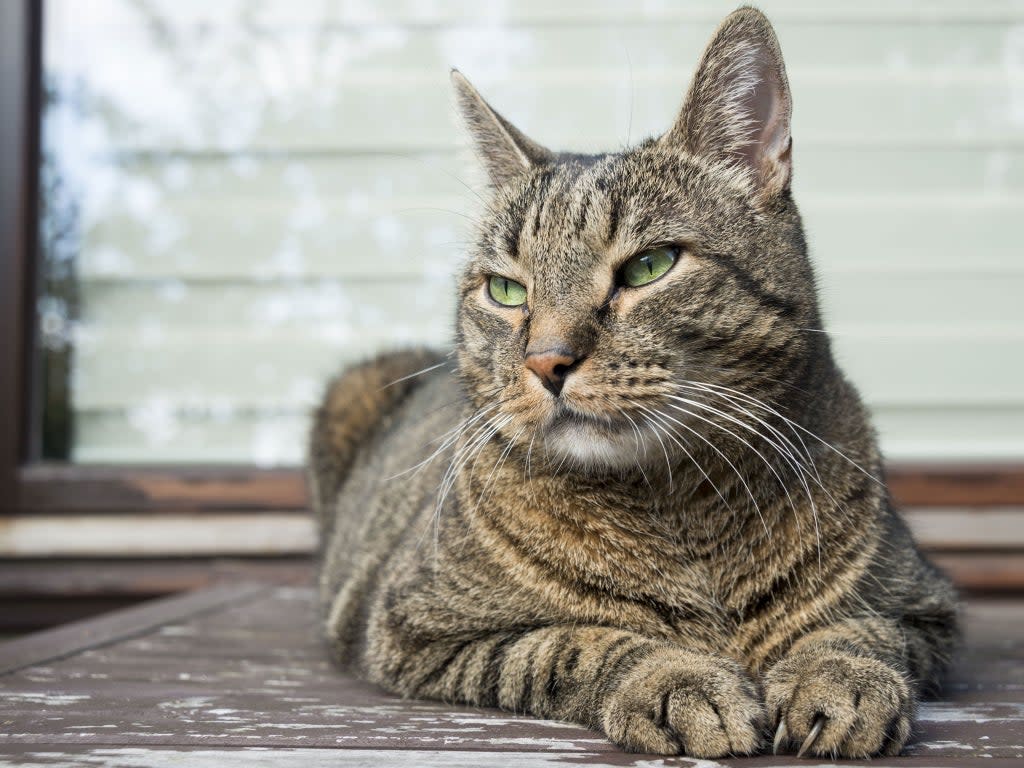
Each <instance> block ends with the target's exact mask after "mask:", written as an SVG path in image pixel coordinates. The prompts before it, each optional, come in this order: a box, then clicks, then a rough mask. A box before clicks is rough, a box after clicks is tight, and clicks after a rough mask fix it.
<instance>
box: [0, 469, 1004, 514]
mask: <svg viewBox="0 0 1024 768" xmlns="http://www.w3.org/2000/svg"><path fill="white" fill-rule="evenodd" d="M16 476H17V480H18V493H17V495H15V496H13V498H14V499H15V503H14V504H13V508H11V504H10V502H7V503H6V504H5V503H4V501H3V500H0V509H5V508H6V511H10V512H47V513H49V514H59V513H78V512H84V511H98V512H115V513H116V512H139V511H141V510H154V511H175V512H181V511H203V510H229V509H230V510H246V511H261V510H265V511H273V512H279V511H281V510H288V509H304V508H305V507H306V506H307V505H308V503H309V499H308V496H307V493H306V485H305V479H304V477H303V472H302V470H300V469H294V468H292V469H254V468H252V467H247V466H241V465H240V466H233V467H232V466H228V467H187V466H182V467H170V466H167V467H138V468H131V467H90V466H82V465H70V464H35V465H31V466H26V467H23V468H21V469H20V470H19V471H18V472H17V475H16ZM888 479H889V487H890V489H891V490H892V494H893V498H894V500H895V502H896V504H897V505H898V506H899V507H901V508H910V507H971V508H981V507H1013V506H1024V465H1020V464H1005V465H977V466H966V465H939V464H936V465H931V466H911V465H896V466H893V467H892V468H891V469H890V470H889V477H888ZM6 498H7V499H11V498H12V496H7V497H6Z"/></svg>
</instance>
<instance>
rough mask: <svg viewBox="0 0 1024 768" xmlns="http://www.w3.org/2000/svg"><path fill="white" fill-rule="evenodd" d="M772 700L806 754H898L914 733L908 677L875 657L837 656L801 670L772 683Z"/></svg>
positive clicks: (769, 688) (769, 691)
mask: <svg viewBox="0 0 1024 768" xmlns="http://www.w3.org/2000/svg"><path fill="white" fill-rule="evenodd" d="M766 687H767V699H768V705H769V707H770V708H771V710H772V711H773V712H774V713H776V717H777V719H778V721H779V723H780V728H782V729H783V730H784V732H785V733H786V734H787V738H788V740H789V741H790V742H791V743H793V744H795V745H799V750H800V752H801V753H802V754H808V755H819V756H837V757H852V758H860V757H870V756H872V755H877V754H898V753H899V752H900V750H902V749H903V745H904V744H906V741H907V738H908V737H909V736H910V725H911V722H912V720H913V714H914V701H913V697H912V695H911V691H910V686H909V685H908V683H907V681H906V679H905V678H904V676H903V675H902V674H901V673H900V672H898V671H897V670H895V669H893V668H892V667H890V666H889V665H887V664H884V663H883V662H880V661H878V660H876V659H870V658H864V657H858V656H846V655H835V656H828V657H824V658H820V659H818V660H817V661H816V662H813V663H810V664H808V665H807V666H806V667H805V668H804V670H803V671H802V673H800V674H799V675H796V676H785V678H784V679H783V680H781V681H780V680H777V679H772V676H771V675H769V679H768V681H767V686H766Z"/></svg>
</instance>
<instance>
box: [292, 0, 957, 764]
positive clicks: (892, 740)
mask: <svg viewBox="0 0 1024 768" xmlns="http://www.w3.org/2000/svg"><path fill="white" fill-rule="evenodd" d="M454 81H455V86H456V89H457V92H458V93H459V101H460V105H461V107H462V109H463V111H464V112H465V113H466V117H467V123H468V124H469V125H470V127H471V130H472V132H473V135H474V138H475V140H476V142H477V147H478V150H479V151H480V153H481V154H482V155H483V156H484V159H485V165H486V167H487V168H488V170H489V172H490V174H491V176H492V181H493V185H494V189H493V194H492V199H491V202H490V204H489V207H488V210H487V212H486V215H485V216H484V217H483V218H482V220H481V223H480V226H479V231H478V234H477V239H476V243H475V245H474V247H473V249H472V252H471V253H470V258H469V260H468V263H467V266H466V268H465V270H464V272H463V274H462V276H461V278H460V282H459V286H458V291H459V312H458V323H457V343H456V348H455V356H454V358H453V360H452V361H451V362H450V363H446V364H445V365H441V363H442V362H445V358H444V357H443V356H441V355H439V354H435V353H431V352H409V353H399V354H395V355H391V356H387V357H382V358H379V359H377V360H375V361H371V362H369V363H366V364H364V365H363V366H361V367H358V368H355V369H353V370H352V371H350V372H348V373H346V374H344V375H343V376H342V377H341V378H339V379H338V380H337V381H335V382H334V383H333V384H332V385H331V386H330V388H329V390H328V393H327V396H326V399H325V402H324V405H323V406H322V408H321V409H320V411H319V412H318V414H317V418H316V423H315V427H314V430H313V433H312V439H311V447H310V477H311V485H312V487H313V489H314V493H313V497H314V503H315V507H316V511H317V513H318V515H319V518H320V521H321V532H322V565H321V570H320V597H321V606H322V615H323V626H324V632H325V635H326V637H327V639H328V640H329V642H330V643H331V646H332V648H333V651H334V655H335V657H336V659H337V661H338V662H339V663H340V664H342V665H344V666H347V667H350V668H353V669H355V670H356V671H358V672H359V673H360V674H362V675H363V676H365V677H366V678H368V679H370V680H372V681H375V682H377V683H379V684H381V685H383V686H385V687H386V688H388V689H390V690H393V691H397V692H399V693H402V694H404V695H408V696H417V697H428V698H436V699H443V700H446V701H456V702H467V703H471V704H476V705H481V706H498V707H502V708H505V709H509V710H512V711H516V712H528V713H532V714H535V715H538V716H542V717H553V718H559V719H565V720H570V721H573V722H577V723H582V724H585V725H588V726H590V727H592V728H595V729H599V730H601V731H602V732H604V733H605V734H607V735H608V737H609V738H611V739H612V740H613V741H614V742H615V743H617V744H619V745H621V746H622V747H623V748H625V749H628V750H634V751H643V752H659V753H666V754H671V753H686V754H690V755H694V756H701V757H714V756H721V755H727V754H748V753H753V752H756V751H757V750H759V749H761V748H762V747H763V746H764V743H765V734H766V732H767V731H766V729H769V728H770V729H775V728H777V727H778V726H779V725H780V724H784V730H785V732H787V733H788V736H789V737H790V738H791V739H793V740H794V741H796V742H797V743H799V742H801V741H803V740H804V739H805V738H806V737H807V736H808V734H809V732H810V731H811V728H812V725H813V723H814V722H815V720H816V719H817V718H819V717H820V716H824V717H825V718H826V720H825V726H824V729H823V730H822V731H821V733H820V735H819V736H818V737H817V739H816V741H814V743H813V745H812V746H811V749H812V751H813V752H815V753H817V754H822V755H826V754H832V755H841V756H854V757H856V756H868V755H873V754H877V753H896V752H898V751H899V750H900V749H901V748H902V747H903V745H904V743H905V742H906V740H907V738H908V736H909V734H910V729H911V723H912V719H913V714H914V707H915V702H916V701H917V699H918V698H919V696H920V695H921V694H922V693H923V692H924V691H925V690H926V689H927V688H928V687H929V686H931V685H934V684H935V683H937V681H938V680H939V679H940V677H941V674H942V671H943V669H944V667H945V665H946V663H947V662H948V659H949V655H950V653H951V651H952V649H953V646H954V643H955V639H956V615H955V613H956V609H955V595H954V593H953V591H952V588H951V586H950V584H949V582H948V581H947V580H946V579H945V578H944V577H943V576H941V575H940V574H939V573H937V572H936V571H935V570H934V569H933V568H932V567H931V566H930V565H929V564H928V563H927V561H926V560H925V559H924V558H923V557H922V555H921V554H920V553H919V552H918V551H917V549H916V548H915V546H914V544H913V542H912V541H911V539H910V536H909V534H908V532H907V530H906V528H905V526H904V524H903V523H902V521H901V519H900V518H899V516H898V515H897V514H896V513H895V512H894V510H893V508H892V505H891V502H890V499H889V495H888V492H887V490H886V487H885V484H884V479H883V478H882V460H881V457H880V455H879V452H878V448H877V444H876V439H875V435H874V432H873V430H872V428H871V426H870V423H869V421H868V417H867V413H866V412H865V409H864V407H863V406H862V404H861V402H860V399H859V398H858V396H857V393H856V391H855V390H854V389H853V387H852V386H851V385H850V384H849V383H848V382H847V381H846V379H845V378H844V377H843V375H842V374H841V372H840V371H839V370H838V368H837V367H836V365H835V363H834V361H833V358H832V354H831V351H830V347H829V340H828V336H827V335H826V334H825V333H823V332H822V329H821V318H820V314H819V310H818V304H817V298H816V294H815V288H814V279H813V274H812V271H811V267H810V263H809V260H808V257H807V249H806V245H805V241H804V235H803V230H802V226H801V222H800V217H799V214H798V212H797V209H796V206H795V204H794V202H793V200H792V198H791V196H790V193H789V178H790V140H789V110H790V107H789V90H788V86H787V85H786V78H785V69H784V67H783V65H782V60H781V57H780V55H779V53H778V44H777V42H776V40H775V37H774V34H773V32H772V30H771V27H770V26H769V25H768V22H767V21H766V20H765V18H764V17H763V16H762V15H761V14H760V13H758V12H757V11H754V10H752V9H743V10H740V11H737V12H736V13H735V14H733V15H732V16H730V17H729V18H728V19H727V20H726V21H725V22H724V23H723V25H722V27H721V28H720V29H719V31H718V32H717V33H716V36H715V38H714V39H713V41H712V43H711V45H710V46H709V48H708V49H707V51H706V52H705V55H704V60H703V62H702V63H701V66H700V67H699V69H698V73H697V75H696V77H695V81H694V84H693V86H692V87H691V89H690V96H689V97H688V99H687V103H686V106H684V108H683V111H682V113H681V115H680V119H679V121H678V122H677V124H676V125H675V126H674V127H673V128H672V129H671V130H670V131H669V132H668V133H666V134H665V136H663V137H661V138H660V139H658V140H651V141H647V142H645V143H643V144H641V145H640V146H638V147H635V148H633V149H629V150H625V151H623V152H621V153H618V154H609V155H600V156H593V157H587V156H579V155H571V154H564V153H563V154H558V153H553V152H549V151H548V150H545V149H543V148H542V147H540V146H539V145H537V144H534V143H533V142H532V141H530V140H528V139H526V137H525V136H524V135H523V134H521V133H520V132H519V131H518V130H516V129H515V128H513V127H512V126H511V124H510V123H508V122H507V121H506V120H505V119H504V118H502V117H501V116H500V115H498V113H497V112H495V111H494V110H493V109H492V108H490V107H489V106H488V105H487V104H486V103H485V102H484V101H483V100H482V99H481V98H480V97H479V95H478V94H476V92H475V91H473V90H472V86H470V85H469V83H468V81H466V80H465V79H464V78H462V77H461V76H460V75H458V74H456V75H455V76H454ZM653 244H673V245H675V246H677V247H678V248H679V249H680V257H679V260H678V261H677V262H676V264H675V265H674V266H673V267H672V269H671V270H670V271H669V272H668V273H667V274H666V275H665V277H663V278H662V279H660V280H658V281H656V282H653V283H650V284H648V285H646V286H642V287H640V288H626V287H616V284H615V279H614V275H615V274H616V270H617V268H618V267H619V266H620V265H621V264H622V263H623V262H624V260H626V259H628V258H629V257H631V256H632V255H634V254H636V253H638V252H640V251H642V250H643V249H645V248H647V247H650V246H651V245H653ZM494 274H498V275H501V276H505V277H509V278H511V279H513V280H516V281H519V282H521V283H522V284H523V285H524V286H526V287H527V291H528V296H529V298H528V301H527V304H526V305H524V306H523V307H517V308H507V307H502V306H499V305H498V304H496V303H495V302H493V301H491V300H490V299H489V298H488V295H487V287H486V284H487V278H488V277H489V276H490V275H494ZM538 339H539V340H543V341H545V343H547V342H548V341H550V342H551V343H557V344H558V345H561V346H560V348H561V347H564V348H567V349H571V350H572V351H573V353H574V355H575V356H576V358H577V359H578V360H579V361H580V362H579V363H578V364H576V365H574V367H573V369H572V372H571V374H569V376H568V378H567V379H566V384H565V387H564V389H563V390H562V392H561V394H560V395H559V396H555V395H552V393H551V392H549V391H548V390H547V389H545V388H544V387H543V386H541V385H540V384H539V381H538V378H537V377H536V376H534V375H533V374H532V373H531V372H530V371H529V370H527V368H526V367H525V366H524V355H525V350H526V348H527V345H528V344H530V343H531V341H533V342H537V340H538ZM390 382H396V383H394V384H391V383H390Z"/></svg>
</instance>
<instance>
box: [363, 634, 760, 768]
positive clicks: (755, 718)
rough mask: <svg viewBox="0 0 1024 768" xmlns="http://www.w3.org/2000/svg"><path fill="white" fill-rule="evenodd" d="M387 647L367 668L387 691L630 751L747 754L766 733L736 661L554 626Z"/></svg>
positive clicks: (756, 698) (754, 690) (754, 692)
mask: <svg viewBox="0 0 1024 768" xmlns="http://www.w3.org/2000/svg"><path fill="white" fill-rule="evenodd" d="M392 639H394V638H392ZM387 645H389V646H390V648H388V649H386V650H385V651H384V652H383V653H382V654H381V655H377V654H374V653H372V652H371V653H370V654H369V656H370V657H371V658H369V659H368V662H369V666H370V667H371V677H373V678H376V679H377V681H378V682H380V683H383V684H384V685H386V686H388V687H391V688H395V689H397V690H399V691H401V692H403V693H405V694H407V695H413V696H418V697H427V698H435V699H442V700H445V701H453V702H455V701H457V702H464V703H468V704H473V705H478V706H498V707H501V708H503V709H507V710H511V711H513V712H520V713H530V714H533V715H537V716H540V717H550V718H556V719H561V720H569V721H573V722H577V723H580V724H583V725H586V726H588V727H591V728H595V729H599V730H601V731H603V732H604V733H605V734H606V735H607V736H608V737H609V738H610V739H611V740H612V741H613V742H615V743H616V744H618V745H619V746H621V747H623V748H625V749H627V750H631V751H635V752H657V753H661V754H680V753H686V754H689V755H693V756H697V757H719V756H722V755H727V754H749V753H751V752H755V751H757V749H758V748H759V747H760V745H761V743H762V736H763V733H764V730H763V729H764V727H765V725H766V724H767V719H766V716H765V709H764V704H763V703H762V702H763V700H762V696H761V693H760V691H759V690H758V687H757V684H756V683H755V682H754V681H753V680H752V679H751V678H750V676H749V675H748V674H747V673H746V671H745V670H744V669H743V668H742V667H741V666H740V665H739V664H737V663H736V662H735V661H733V660H731V659H727V658H724V657H721V656H713V655H710V654H708V653H704V652H696V651H690V650H686V649H684V648H681V647H679V646H675V645H672V644H670V643H667V642H665V641H662V640H655V639H652V638H648V637H644V636H642V635H639V634H636V633H633V632H628V631H625V630H619V629H612V628H608V627H596V626H589V627H588V626H552V627H544V628H540V629H531V630H526V631H509V632H501V633H496V634H492V635H488V636H486V637H483V638H478V639H474V640H469V641H465V642H460V643H451V642H445V643H431V644H428V645H426V646H420V647H416V646H415V645H407V646H406V647H405V649H404V650H402V649H401V647H400V646H398V645H397V644H392V643H387ZM379 650H380V649H379ZM375 655H377V658H376V659H373V658H372V657H373V656H375ZM385 657H386V658H385Z"/></svg>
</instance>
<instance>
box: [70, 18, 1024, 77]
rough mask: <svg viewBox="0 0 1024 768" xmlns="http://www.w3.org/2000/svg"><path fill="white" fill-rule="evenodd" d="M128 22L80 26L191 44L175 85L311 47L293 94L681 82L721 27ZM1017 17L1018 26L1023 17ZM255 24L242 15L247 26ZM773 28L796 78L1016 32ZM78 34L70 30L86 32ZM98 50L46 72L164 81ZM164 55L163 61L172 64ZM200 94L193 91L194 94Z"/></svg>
mask: <svg viewBox="0 0 1024 768" xmlns="http://www.w3.org/2000/svg"><path fill="white" fill-rule="evenodd" d="M726 12H728V11H726ZM177 13H178V12H177V11H175V15H177ZM723 15H724V14H723ZM168 16H170V15H169V14H168ZM130 18H131V16H130V14H128V15H126V16H125V18H124V20H123V22H122V23H120V24H117V25H116V26H115V25H110V26H106V27H99V26H93V25H87V29H89V34H92V35H99V34H114V33H115V30H116V31H117V32H118V33H120V34H119V35H118V36H119V37H120V38H121V39H122V42H121V45H120V47H119V50H118V51H117V54H118V56H119V57H130V58H134V59H137V60H141V59H142V58H143V57H146V56H152V54H153V53H154V52H155V53H157V54H158V55H160V54H169V53H170V52H171V51H172V50H173V49H170V48H168V47H167V44H166V40H167V38H168V37H171V36H173V37H174V38H177V39H179V40H180V39H189V40H190V42H189V48H190V53H191V56H190V57H189V59H188V61H187V62H176V63H177V64H178V66H179V76H181V77H183V78H184V81H183V80H182V79H179V81H178V82H179V83H182V84H185V83H186V82H188V81H189V80H195V81H199V80H208V77H207V76H206V73H207V72H208V71H209V70H210V68H211V66H216V67H218V68H221V69H223V68H225V67H226V68H228V69H237V68H240V67H242V66H248V67H250V68H251V69H253V70H255V72H256V73H258V74H263V73H267V74H268V75H269V74H270V72H271V71H273V70H280V63H281V60H282V58H284V60H285V61H287V62H289V63H295V64H298V63H299V62H309V54H310V52H315V54H316V57H315V59H313V60H312V61H311V62H309V64H308V66H307V67H305V68H300V67H298V66H293V67H291V68H290V69H288V70H286V71H285V72H280V71H279V72H278V73H277V75H276V77H277V78H280V77H282V76H284V77H288V78H289V79H290V82H291V83H293V84H294V85H295V86H297V87H300V88H301V87H303V86H304V85H307V86H308V83H309V78H310V76H316V77H324V78H326V77H330V78H331V82H332V83H334V84H335V85H337V84H338V83H342V82H346V81H351V80H354V79H358V78H360V77H366V76H370V77H374V76H376V77H378V78H383V79H388V78H392V77H396V76H398V77H402V76H408V75H409V74H410V73H411V74H413V75H415V76H417V77H420V76H422V74H423V73H444V72H447V70H448V68H449V67H451V66H453V65H455V66H458V67H459V69H461V70H463V71H465V72H466V73H467V74H468V75H470V76H471V77H479V76H483V75H485V74H493V73H500V72H515V73H517V75H519V76H520V77H522V78H523V79H526V80H532V79H533V78H535V77H544V76H545V75H546V74H547V73H549V72H553V71H558V70H562V69H565V68H567V67H570V68H572V69H575V70H586V71H588V72H594V73H597V72H605V73H614V74H616V75H622V74H623V73H626V72H628V71H630V70H631V71H632V72H633V73H634V75H637V74H639V73H642V72H644V71H647V70H651V71H668V70H676V71H677V72H678V73H679V74H680V76H683V75H685V74H686V73H688V72H689V71H690V69H691V68H692V67H694V66H695V64H696V61H697V57H698V56H699V54H700V52H701V51H702V50H703V48H704V45H705V44H706V43H707V40H708V37H709V35H710V34H711V32H712V30H713V29H714V25H715V23H716V22H717V21H718V18H717V17H716V18H714V19H709V21H708V22H700V21H683V22H681V23H679V24H666V23H664V21H662V20H660V19H658V18H657V17H656V16H654V15H648V14H645V13H644V12H643V11H633V12H632V13H630V14H629V19H628V21H627V22H626V23H624V24H615V25H610V24H606V23H601V22H596V23H595V22H593V21H588V20H587V19H583V18H581V19H577V20H576V23H574V24H572V25H571V26H560V25H559V26H551V25H545V24H530V23H529V22H525V23H515V22H512V23H509V22H507V21H506V22H503V23H500V24H496V23H494V22H487V21H482V22H481V21H474V20H472V18H470V17H464V18H461V19H458V20H456V21H454V22H452V23H446V24H445V25H444V26H443V27H442V26H438V27H433V28H429V29H420V30H415V31H413V32H411V31H409V30H405V29H401V28H398V27H395V26H393V25H386V26H384V25H366V26H356V25H354V26H349V27H344V26H338V25H334V24H331V23H330V22H327V23H316V24H315V25H294V24H290V23H285V24H283V25H281V26H275V27H274V28H273V34H274V44H273V45H267V42H266V36H265V33H264V32H263V30H260V31H259V32H257V31H256V29H254V28H253V27H252V26H247V27H244V28H242V29H241V30H240V28H239V21H238V19H237V18H235V17H229V18H226V19H223V20H221V21H219V22H212V23H208V24H204V25H203V27H202V28H201V29H197V27H196V24H195V23H194V22H190V21H188V20H180V19H177V18H175V16H170V18H167V17H165V18H166V23H165V24H164V25H163V30H164V31H163V38H164V39H163V40H162V41H160V42H163V43H164V46H163V47H159V44H158V43H157V41H155V40H154V37H153V35H152V32H151V28H147V27H145V26H144V24H143V23H142V22H141V18H142V17H141V15H136V16H135V17H134V18H135V19H138V20H139V21H137V22H135V23H134V24H133V23H132V22H131V21H130V20H129V19H130ZM1020 20H1021V21H1024V15H1022V17H1021V19H1020ZM252 23H253V22H252V21H251V19H250V20H249V21H248V24H250V25H251V24H252ZM776 28H777V32H778V34H779V38H780V40H781V42H782V46H783V50H784V51H785V56H786V66H787V69H788V70H789V72H791V73H794V74H795V75H797V76H799V75H801V74H802V73H807V72H816V71H822V70H824V71H834V70H848V71H854V72H865V71H872V72H876V73H877V72H881V71H885V72H889V73H892V74H895V75H900V74H906V73H908V72H910V73H918V74H924V73H928V74H931V75H937V74H940V73H944V72H959V73H962V72H964V71H986V70H987V71H1000V70H1001V69H1002V67H1003V65H1004V61H1005V57H1006V55H1007V54H1008V53H1012V52H1013V51H1014V50H1015V46H1016V45H1018V44H1019V42H1018V41H1019V33H1018V32H1017V31H1015V30H1014V28H1013V27H1008V26H1007V25H1005V24H1002V23H991V22H988V23H986V22H984V21H979V22H976V23H974V24H971V25H970V26H968V27H965V26H962V25H953V24H948V23H936V22H919V21H915V22H911V23H907V22H900V21H886V22H881V23H875V24H871V25H870V26H866V25H865V26H862V25H849V26H847V25H842V26H840V25H836V24H835V23H834V22H832V21H822V20H815V19H807V20H805V21H792V22H790V21H786V20H781V21H779V20H776ZM76 31H77V33H78V34H79V35H81V34H82V32H83V30H81V29H78V30H76ZM155 43H157V45H156V46H155V45H154V44H155ZM105 53H107V52H105V51H103V50H98V49H94V48H92V47H90V45H89V43H88V41H82V42H79V44H78V47H73V48H70V49H68V50H64V51H55V52H54V53H53V54H51V56H52V57H53V58H52V61H53V64H54V66H56V67H59V68H61V69H69V70H70V69H74V68H75V67H80V66H82V65H83V64H87V65H88V66H90V68H91V71H92V72H93V73H94V78H95V79H96V80H97V81H98V82H99V83H100V84H105V83H107V82H114V81H115V80H116V81H117V82H123V81H124V79H125V78H126V77H128V78H136V82H141V78H144V77H147V76H149V77H152V76H156V75H159V74H162V73H161V72H160V71H159V70H157V71H155V72H152V73H138V72H131V73H124V72H123V71H121V72H117V71H115V62H116V60H115V59H114V58H113V57H112V56H109V54H108V55H105ZM226 54H230V58H227V57H226ZM166 58H167V59H168V65H169V64H170V61H169V60H170V58H171V57H170V56H169V55H168V56H167V57H166ZM335 62H337V63H343V66H337V67H333V68H331V69H330V70H328V65H330V64H332V63H335ZM317 65H320V66H319V67H318V66H317ZM108 67H110V69H108ZM261 82H265V81H264V80H263V78H257V80H256V82H255V83H253V84H252V85H258V84H260V83H261ZM680 83H681V85H682V84H683V83H685V80H681V81H680ZM201 87H204V86H202V85H197V86H196V89H197V91H198V89H199V88H201ZM205 87H209V83H207V84H206V86H205ZM250 87H251V86H250Z"/></svg>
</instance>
